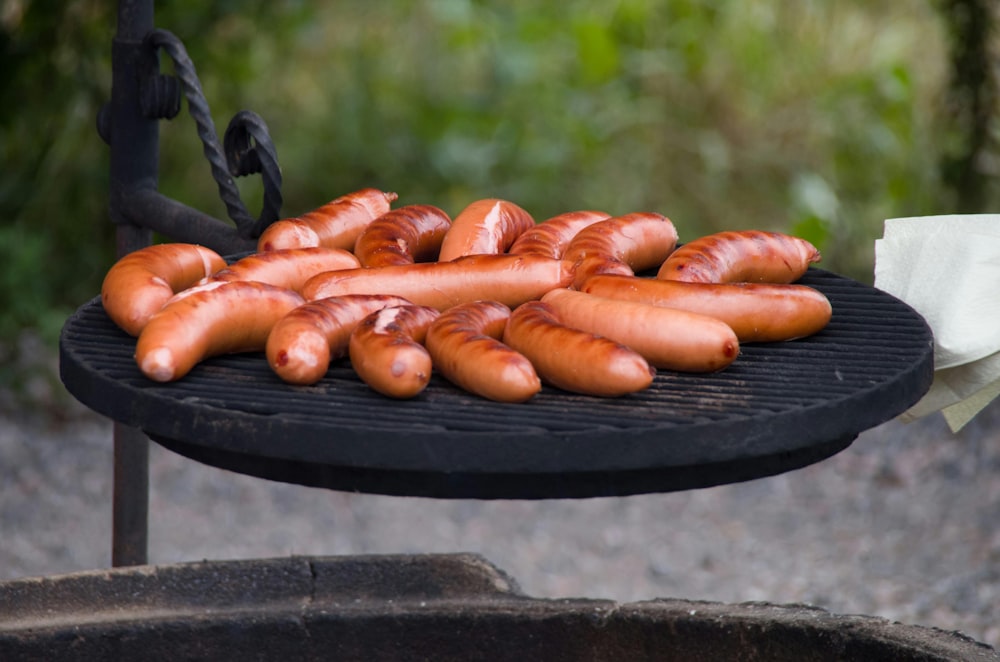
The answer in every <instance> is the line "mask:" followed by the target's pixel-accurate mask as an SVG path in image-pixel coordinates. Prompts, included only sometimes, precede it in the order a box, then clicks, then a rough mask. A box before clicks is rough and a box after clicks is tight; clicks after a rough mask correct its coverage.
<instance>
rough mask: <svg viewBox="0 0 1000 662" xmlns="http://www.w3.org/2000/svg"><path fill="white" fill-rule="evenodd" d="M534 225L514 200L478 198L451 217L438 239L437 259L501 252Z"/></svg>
mask: <svg viewBox="0 0 1000 662" xmlns="http://www.w3.org/2000/svg"><path fill="white" fill-rule="evenodd" d="M534 226H535V219H534V218H532V217H531V214H529V213H528V212H526V211H525V210H524V209H521V208H520V207H518V206H517V205H516V204H514V203H513V202H508V201H506V200H497V199H496V198H486V199H484V200H477V201H475V202H473V203H471V204H469V205H468V206H467V207H466V208H465V209H463V210H462V211H461V212H459V214H458V216H456V217H455V220H454V221H452V224H451V228H450V229H449V230H448V232H447V233H446V234H445V236H444V241H442V242H441V252H440V254H439V256H438V259H439V260H440V261H442V262H448V261H450V260H454V259H455V258H459V257H462V256H465V255H495V254H497V253H503V252H505V251H506V250H507V249H508V248H510V246H511V244H513V243H514V241H515V240H516V239H517V238H518V237H519V236H520V235H521V234H522V233H524V232H527V231H528V230H530V229H531V228H533V227H534Z"/></svg>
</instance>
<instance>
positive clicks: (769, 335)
mask: <svg viewBox="0 0 1000 662" xmlns="http://www.w3.org/2000/svg"><path fill="white" fill-rule="evenodd" d="M580 289H581V291H583V292H587V293H589V294H596V295H598V296H602V297H608V298H612V299H627V300H629V301H639V302H642V303H648V304H652V305H655V306H666V307H668V308H679V309H681V310H687V311H690V312H693V313H700V314H702V315H708V316H710V317H714V318H716V319H719V320H722V321H723V322H725V323H726V324H728V325H729V326H730V328H732V329H733V331H735V332H736V337H737V338H739V339H740V342H777V341H783V340H792V339H794V338H803V337H805V336H810V335H812V334H814V333H817V332H818V331H820V330H821V329H823V327H825V326H826V325H827V323H828V322H829V321H830V317H831V315H832V314H833V309H832V307H831V306H830V300H829V299H827V298H826V296H825V295H824V294H823V293H822V292H820V291H819V290H817V289H815V288H812V287H808V286H806V285H791V284H771V283H723V284H716V283H686V282H682V281H672V280H658V279H652V278H636V277H633V276H609V275H599V276H592V277H591V278H589V279H588V280H587V281H586V282H585V283H584V284H583V286H582V287H581V288H580Z"/></svg>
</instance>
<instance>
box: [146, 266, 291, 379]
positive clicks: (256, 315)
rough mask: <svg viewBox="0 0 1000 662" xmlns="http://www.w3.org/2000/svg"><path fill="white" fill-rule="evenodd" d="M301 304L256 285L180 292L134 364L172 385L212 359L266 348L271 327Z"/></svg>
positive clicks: (150, 328)
mask: <svg viewBox="0 0 1000 662" xmlns="http://www.w3.org/2000/svg"><path fill="white" fill-rule="evenodd" d="M303 303H305V300H304V299H303V298H302V297H301V296H299V294H297V293H296V292H295V291H293V290H289V289H286V288H282V287H275V286H274V285H268V284H267V283H258V282H254V281H233V282H229V283H226V282H221V283H218V282H217V283H211V284H209V285H207V286H204V287H202V288H200V289H197V291H187V292H182V293H180V294H179V295H178V296H177V297H175V298H174V299H172V300H171V301H170V302H169V303H167V304H166V305H165V306H164V307H163V308H162V309H161V310H160V311H159V312H158V313H156V314H155V315H153V317H151V318H150V320H149V322H148V323H147V324H146V327H145V328H144V329H143V330H142V333H140V334H139V339H138V340H137V341H136V346H135V360H136V363H137V364H138V366H139V369H140V370H141V371H142V373H143V374H144V375H146V377H148V378H149V379H152V380H153V381H157V382H169V381H174V380H177V379H180V378H181V377H183V376H184V375H186V374H187V373H188V372H190V370H191V368H193V367H194V366H195V365H196V364H197V363H198V362H200V361H203V360H204V359H206V358H208V357H210V356H217V355H219V354H229V353H236V352H251V351H259V350H263V349H264V345H265V343H266V342H267V336H268V334H269V333H270V331H271V328H272V327H273V326H274V325H275V324H276V323H277V321H278V320H279V319H281V318H282V317H284V316H285V315H287V314H288V313H289V312H291V311H292V310H293V309H294V308H296V307H297V306H301V305H302V304H303Z"/></svg>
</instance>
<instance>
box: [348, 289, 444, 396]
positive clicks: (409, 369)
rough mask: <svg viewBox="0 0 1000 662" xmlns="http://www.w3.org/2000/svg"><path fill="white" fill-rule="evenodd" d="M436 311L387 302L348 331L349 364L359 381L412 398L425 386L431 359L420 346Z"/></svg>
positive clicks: (387, 391) (389, 392)
mask: <svg viewBox="0 0 1000 662" xmlns="http://www.w3.org/2000/svg"><path fill="white" fill-rule="evenodd" d="M439 314H440V313H439V312H438V311H437V310H436V309H435V308H429V307H427V306H413V305H403V306H390V307H388V308H383V309H381V310H379V311H376V312H374V313H371V314H370V315H368V316H367V317H365V318H364V319H363V320H361V323H360V324H358V325H357V326H356V327H355V328H354V331H353V332H352V333H351V338H350V343H349V352H350V356H351V365H352V366H353V367H354V371H355V372H356V373H357V375H358V377H360V378H361V380H362V381H363V382H365V383H366V384H368V386H370V387H371V388H373V389H374V390H376V391H378V392H379V393H381V394H382V395H387V396H389V397H391V398H400V399H403V398H412V397H414V396H416V395H417V394H418V393H420V392H421V391H423V390H424V388H426V387H427V384H428V382H430V379H431V372H432V370H433V363H432V361H431V356H430V354H429V353H428V352H427V349H425V348H424V346H423V344H422V343H423V341H424V337H425V336H426V335H427V327H428V326H430V324H431V322H433V321H434V320H435V319H437V317H438V315H439Z"/></svg>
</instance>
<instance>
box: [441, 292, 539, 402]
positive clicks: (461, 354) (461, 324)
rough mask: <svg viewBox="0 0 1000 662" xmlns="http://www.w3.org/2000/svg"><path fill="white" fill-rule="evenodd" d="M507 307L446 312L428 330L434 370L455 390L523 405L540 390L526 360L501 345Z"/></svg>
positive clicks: (471, 305) (486, 304)
mask: <svg viewBox="0 0 1000 662" xmlns="http://www.w3.org/2000/svg"><path fill="white" fill-rule="evenodd" d="M509 318H510V308H508V307H507V306H505V305H503V304H502V303H500V302H498V301H471V302H468V303H464V304H461V305H458V306H455V307H454V308H451V309H449V310H446V311H445V312H443V313H441V316H440V317H438V318H437V320H435V321H434V323H433V324H431V326H430V328H428V329H427V338H426V340H425V343H426V346H427V351H428V352H430V355H431V358H432V359H433V361H434V367H435V368H436V369H437V370H438V372H440V373H441V375H442V376H443V377H444V378H445V379H447V380H448V381H450V382H452V383H453V384H456V385H457V386H459V387H461V388H463V389H465V390H466V391H469V392H470V393H475V394H476V395H479V396H482V397H484V398H487V399H489V400H494V401H497V402H524V401H526V400H529V399H531V397H532V396H534V395H535V394H536V393H538V391H540V390H541V388H542V383H541V380H539V378H538V374H537V373H536V372H535V368H534V366H532V365H531V361H529V360H528V359H527V358H526V357H525V356H524V355H522V354H520V353H519V352H516V351H514V350H513V349H511V348H510V347H508V346H507V345H505V344H503V343H502V342H501V341H500V338H502V337H503V330H504V326H505V325H506V324H507V320H508V319H509Z"/></svg>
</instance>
